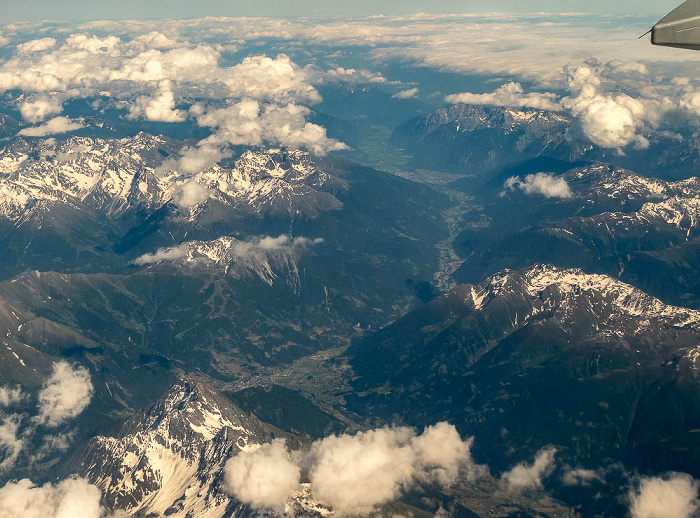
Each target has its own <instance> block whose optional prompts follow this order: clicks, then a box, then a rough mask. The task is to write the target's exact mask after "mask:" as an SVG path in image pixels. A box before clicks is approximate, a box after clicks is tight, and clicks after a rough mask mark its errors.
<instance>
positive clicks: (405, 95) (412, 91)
mask: <svg viewBox="0 0 700 518" xmlns="http://www.w3.org/2000/svg"><path fill="white" fill-rule="evenodd" d="M419 91H420V90H419V89H418V87H416V88H409V89H408V90H402V91H400V92H397V93H395V94H394V95H392V97H393V98H394V99H414V98H415V97H416V95H418V92H419Z"/></svg>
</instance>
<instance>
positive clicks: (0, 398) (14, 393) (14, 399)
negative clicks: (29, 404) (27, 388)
mask: <svg viewBox="0 0 700 518" xmlns="http://www.w3.org/2000/svg"><path fill="white" fill-rule="evenodd" d="M22 399H24V393H23V392H22V389H21V388H20V387H0V406H9V405H13V404H15V403H19V402H20V401H22Z"/></svg>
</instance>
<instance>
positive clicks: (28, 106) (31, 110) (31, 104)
mask: <svg viewBox="0 0 700 518" xmlns="http://www.w3.org/2000/svg"><path fill="white" fill-rule="evenodd" d="M19 111H20V113H21V114H22V118H23V119H24V120H26V121H27V122H31V123H36V122H41V121H43V120H44V119H46V118H47V117H49V116H51V115H56V114H57V113H61V112H62V111H63V103H62V102H61V100H60V99H59V98H58V97H56V96H52V97H49V96H45V95H43V96H39V97H34V98H33V99H30V100H28V101H24V102H22V103H20V104H19Z"/></svg>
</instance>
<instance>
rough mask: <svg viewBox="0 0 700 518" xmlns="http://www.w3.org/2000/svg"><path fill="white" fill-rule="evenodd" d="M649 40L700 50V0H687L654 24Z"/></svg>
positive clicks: (665, 45) (656, 43)
mask: <svg viewBox="0 0 700 518" xmlns="http://www.w3.org/2000/svg"><path fill="white" fill-rule="evenodd" d="M651 42H652V43H653V44H654V45H663V46H664V47H678V48H682V49H692V50H700V0H688V1H687V2H685V3H683V4H681V5H679V6H678V7H676V8H675V9H674V10H673V11H671V12H670V13H669V14H668V15H666V17H665V18H664V19H663V20H661V21H660V22H659V23H657V24H656V25H654V27H653V28H652V30H651Z"/></svg>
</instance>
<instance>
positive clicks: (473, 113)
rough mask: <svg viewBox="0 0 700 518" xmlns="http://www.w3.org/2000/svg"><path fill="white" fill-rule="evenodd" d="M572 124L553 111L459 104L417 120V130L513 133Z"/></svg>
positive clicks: (427, 131) (429, 131)
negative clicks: (494, 130) (498, 131)
mask: <svg viewBox="0 0 700 518" xmlns="http://www.w3.org/2000/svg"><path fill="white" fill-rule="evenodd" d="M570 123H571V120H570V119H569V118H567V117H565V116H564V115H563V114H561V113H557V112H553V111H546V110H538V109H534V108H524V109H515V108H505V107H500V106H482V105H473V104H464V103H457V104H453V105H451V106H449V107H446V108H439V109H437V110H436V111H434V112H433V113H430V114H428V115H425V116H424V117H422V118H421V119H419V121H417V123H416V127H417V128H418V127H420V128H422V129H423V130H424V131H425V132H426V133H431V132H432V131H435V130H436V129H437V128H439V127H441V126H445V125H448V126H450V127H452V128H453V129H454V130H455V131H457V132H462V133H464V132H469V131H476V130H482V129H500V130H503V131H504V132H505V133H510V132H512V131H515V130H517V129H521V128H523V127H530V128H531V127H532V126H533V125H537V126H543V127H557V126H561V125H568V124H570Z"/></svg>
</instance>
